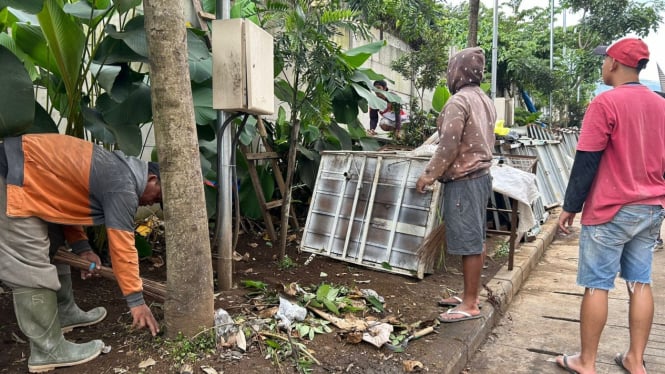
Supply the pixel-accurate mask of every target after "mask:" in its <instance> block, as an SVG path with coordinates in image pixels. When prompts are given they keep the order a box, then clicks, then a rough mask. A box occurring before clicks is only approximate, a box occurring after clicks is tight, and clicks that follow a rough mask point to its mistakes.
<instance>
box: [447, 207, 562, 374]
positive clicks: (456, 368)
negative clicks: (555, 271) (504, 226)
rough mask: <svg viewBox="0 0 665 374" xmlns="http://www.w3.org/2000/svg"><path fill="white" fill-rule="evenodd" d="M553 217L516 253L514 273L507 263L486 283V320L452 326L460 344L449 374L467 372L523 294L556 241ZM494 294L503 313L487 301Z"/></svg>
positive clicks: (483, 292) (453, 333) (455, 347)
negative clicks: (526, 284)
mask: <svg viewBox="0 0 665 374" xmlns="http://www.w3.org/2000/svg"><path fill="white" fill-rule="evenodd" d="M549 218H550V220H549V221H548V222H546V223H545V224H543V225H542V226H541V231H540V233H539V234H538V235H537V236H536V239H535V240H534V241H533V242H530V243H522V244H521V245H520V247H519V248H518V249H517V250H516V251H515V257H514V263H513V270H510V271H509V270H508V265H507V264H506V265H504V266H503V267H502V268H501V269H500V270H499V272H497V273H496V275H495V276H494V277H493V278H492V279H491V280H489V281H488V282H487V283H486V284H485V286H486V287H485V289H484V290H482V291H481V297H482V298H484V299H485V300H484V301H483V305H484V308H483V309H482V311H481V313H482V314H483V316H484V317H485V318H482V319H479V320H476V321H473V322H475V323H472V321H469V322H467V323H465V326H464V327H465V328H464V329H459V330H458V329H457V328H456V327H457V326H460V327H461V324H459V325H458V324H451V325H452V326H451V327H450V328H449V329H450V330H458V331H451V334H450V335H453V336H455V337H456V339H455V340H456V341H455V342H454V344H452V345H453V346H452V347H450V350H451V351H456V352H457V354H453V355H452V356H453V357H451V361H449V362H448V365H446V366H447V367H446V368H445V371H444V373H445V374H459V373H460V372H461V371H462V370H464V367H465V366H466V364H467V362H468V361H469V360H470V359H471V357H473V355H474V353H475V351H476V350H477V349H478V348H479V347H480V345H481V344H483V342H485V340H486V339H487V337H488V336H489V334H490V333H491V332H492V329H493V328H494V326H495V325H496V323H498V321H499V319H500V318H501V314H502V313H504V312H505V311H506V310H508V306H509V305H510V302H511V301H512V300H513V297H514V296H515V295H516V294H517V293H518V292H519V290H520V288H521V287H522V284H523V283H524V281H526V279H527V278H528V277H529V274H531V270H532V269H533V268H534V267H535V266H536V265H537V264H538V261H540V258H541V257H542V256H543V254H544V253H545V250H546V249H547V246H549V245H550V243H552V240H554V236H555V235H556V232H557V224H558V222H556V220H554V219H552V218H553V216H552V215H550V217H549ZM490 292H491V296H492V298H493V299H494V300H495V301H496V303H495V304H496V305H498V306H499V310H497V309H496V308H495V306H494V305H495V304H493V303H490V302H489V301H488V300H487V299H488V298H489V297H490ZM457 337H459V338H457ZM451 343H452V342H451Z"/></svg>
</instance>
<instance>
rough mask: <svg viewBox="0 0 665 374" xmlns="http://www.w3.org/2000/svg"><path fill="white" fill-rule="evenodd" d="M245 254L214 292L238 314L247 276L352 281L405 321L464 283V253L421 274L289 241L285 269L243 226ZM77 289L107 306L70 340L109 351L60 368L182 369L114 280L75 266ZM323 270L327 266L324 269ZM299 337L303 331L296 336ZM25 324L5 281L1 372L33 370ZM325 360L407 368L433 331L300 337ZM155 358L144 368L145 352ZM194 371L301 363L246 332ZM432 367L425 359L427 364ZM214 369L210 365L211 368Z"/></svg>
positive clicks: (353, 368)
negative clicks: (230, 286) (314, 251)
mask: <svg viewBox="0 0 665 374" xmlns="http://www.w3.org/2000/svg"><path fill="white" fill-rule="evenodd" d="M506 240H507V236H501V235H499V236H494V237H490V239H489V242H488V250H489V251H490V255H491V254H492V252H493V250H495V249H497V248H500V247H501V244H502V243H504V242H505V241H506ZM236 251H237V252H239V253H240V254H243V255H244V254H245V253H248V254H249V256H248V257H249V259H247V260H242V261H237V262H235V269H234V275H233V279H234V282H235V283H236V287H235V289H234V290H232V291H228V292H221V293H219V294H218V296H217V298H216V300H215V308H224V309H225V310H227V311H228V312H229V313H230V314H231V316H232V317H234V318H237V317H238V316H239V315H248V316H249V315H254V314H255V313H257V310H256V308H255V307H254V305H252V304H250V303H249V299H248V297H247V295H248V293H249V292H250V290H248V289H246V288H244V287H242V285H241V281H243V280H248V279H249V280H257V281H262V282H265V283H267V284H268V285H269V287H271V288H274V289H275V290H280V291H283V285H286V284H289V283H291V282H297V283H298V284H299V285H302V286H308V285H317V284H320V283H322V282H326V283H331V284H334V285H338V286H346V287H349V288H353V287H358V288H369V289H373V290H375V291H376V292H377V293H378V294H379V295H380V296H383V297H384V298H385V312H384V313H383V314H382V315H379V314H376V317H377V318H383V317H386V316H388V315H392V316H394V317H396V318H397V319H399V320H400V321H401V322H402V323H406V324H410V323H415V322H418V321H426V320H429V321H432V320H433V319H434V318H435V317H436V315H437V313H439V312H441V311H442V308H440V307H437V305H436V300H437V298H439V297H440V296H441V295H442V294H443V293H444V292H446V290H447V289H450V290H456V291H459V290H461V288H462V276H461V267H460V258H459V257H457V256H454V257H449V256H446V260H445V261H446V267H447V271H446V270H444V269H443V268H442V269H439V270H437V271H436V272H435V273H434V274H431V275H428V276H426V277H425V279H423V280H418V279H416V278H410V277H406V276H401V275H393V274H390V273H387V272H380V271H375V270H369V269H366V268H362V267H357V266H352V265H350V264H348V263H345V262H340V261H336V260H332V259H328V258H325V257H322V256H317V257H316V258H314V260H313V261H311V262H310V263H309V264H308V265H304V263H305V261H306V260H307V258H308V257H309V256H310V254H309V253H298V251H297V241H295V242H293V243H291V245H290V246H289V247H288V250H287V255H288V256H289V257H290V258H291V259H292V260H293V262H294V264H295V266H294V267H291V268H288V269H285V268H284V266H280V263H279V262H278V261H277V260H276V255H277V254H278V249H277V248H276V247H272V246H270V245H269V243H266V241H265V240H264V239H263V238H262V237H261V236H260V235H252V234H242V235H240V238H239V243H238V246H237V249H236ZM494 257H495V258H494V259H492V258H490V259H489V260H488V261H487V265H488V266H487V268H486V269H485V270H483V277H484V278H483V280H484V281H485V280H489V279H490V278H491V277H492V276H493V275H494V274H495V273H496V272H497V271H498V269H499V268H500V267H501V266H502V265H503V263H504V262H505V261H506V260H507V259H506V257H505V256H503V257H499V256H494ZM141 271H142V274H141V275H142V276H143V277H144V278H147V279H152V280H157V281H164V280H165V266H162V267H155V266H153V265H152V263H151V262H150V261H142V263H141ZM72 272H73V279H74V293H75V297H76V300H77V303H78V304H79V306H81V307H82V308H83V309H85V310H88V309H90V308H93V307H95V306H104V307H105V308H106V309H107V310H108V316H107V317H106V319H105V320H104V321H103V322H101V323H99V324H98V325H95V326H91V327H88V328H83V329H77V330H74V331H73V332H70V333H68V334H67V335H66V338H67V339H68V340H71V341H74V342H86V341H89V340H91V339H102V340H103V341H104V342H105V344H106V345H108V346H110V347H111V351H110V352H109V353H107V354H102V355H101V356H100V357H98V358H96V359H94V360H93V361H91V362H89V363H86V364H82V365H79V366H75V367H70V368H61V369H58V370H57V371H56V373H61V374H83V373H113V374H118V373H180V372H181V369H182V365H181V364H180V363H179V362H178V359H177V357H174V356H175V355H174V353H173V349H172V348H169V347H172V345H170V344H169V342H168V341H166V340H165V338H164V337H159V336H158V337H157V338H153V337H151V336H150V335H149V333H147V332H146V331H145V330H141V331H132V330H131V328H130V325H131V315H130V314H129V312H128V309H127V307H126V304H125V302H124V300H123V299H122V295H121V294H120V291H119V289H118V287H117V285H116V284H115V282H114V281H111V280H105V279H96V280H94V281H91V280H86V281H82V280H81V279H80V277H79V276H78V275H79V273H78V271H77V270H72ZM321 273H326V274H327V276H326V277H322V274H321ZM147 300H148V302H149V303H150V305H151V308H152V310H153V313H155V315H156V317H157V318H158V320H161V319H162V316H163V312H162V309H161V305H160V304H159V303H157V302H155V301H154V300H150V299H149V298H148V299H147ZM294 339H298V338H295V337H294ZM26 340H27V339H26V338H25V337H24V336H23V334H22V333H21V332H20V330H19V328H18V326H17V324H16V319H15V317H14V312H13V306H12V297H11V292H10V291H9V290H8V289H7V287H5V286H2V289H0V373H27V358H28V356H29V344H28V343H27V342H26ZM299 341H300V342H302V343H304V344H305V346H306V347H307V348H308V349H309V350H310V351H311V352H312V354H313V356H314V357H315V358H316V359H317V360H319V361H320V365H313V366H311V372H312V373H402V372H403V368H402V365H403V361H405V360H418V358H419V357H422V356H425V355H426V354H427V352H428V351H429V350H430V346H429V345H428V343H427V339H426V338H425V339H420V340H415V341H412V342H410V344H409V345H408V347H407V349H406V350H405V351H404V352H402V353H395V352H392V351H390V350H389V349H387V348H386V347H382V348H375V347H374V346H372V345H370V344H368V343H365V342H361V343H358V344H351V343H348V342H347V341H346V339H343V338H342V336H341V335H340V334H339V330H337V329H335V328H333V331H332V332H331V333H327V334H321V335H318V334H317V335H316V337H315V338H314V340H311V341H310V340H306V339H305V340H299ZM149 359H152V360H154V362H155V363H154V364H153V365H150V366H148V367H146V368H139V365H140V364H141V363H145V362H146V360H149ZM190 364H191V366H192V367H193V371H192V373H204V372H205V371H204V369H203V368H202V367H210V368H212V369H214V370H215V371H216V372H217V373H294V372H297V369H296V367H295V365H294V363H293V360H288V359H284V360H282V361H279V362H278V363H275V362H273V361H271V360H270V359H268V358H267V353H266V345H265V344H259V343H258V342H257V341H256V340H252V339H248V348H247V351H246V352H245V353H241V352H239V351H238V350H237V349H236V350H234V349H228V348H227V349H218V350H216V351H209V352H208V353H203V354H201V355H199V356H198V357H196V359H194V360H191V361H190ZM425 370H427V367H425ZM212 372H213V371H208V373H212Z"/></svg>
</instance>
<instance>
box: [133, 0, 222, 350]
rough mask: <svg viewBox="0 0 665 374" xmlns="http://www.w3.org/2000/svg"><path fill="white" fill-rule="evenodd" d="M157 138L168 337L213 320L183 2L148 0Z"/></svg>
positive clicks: (147, 26) (192, 331)
mask: <svg viewBox="0 0 665 374" xmlns="http://www.w3.org/2000/svg"><path fill="white" fill-rule="evenodd" d="M143 6H144V10H145V29H146V33H147V35H148V47H149V52H150V83H151V86H152V113H153V122H154V125H155V140H156V143H157V149H158V154H159V161H160V173H161V176H162V182H161V183H162V197H163V200H164V202H165V204H164V208H165V210H164V217H165V232H166V235H165V240H166V260H167V261H166V262H167V268H166V272H167V283H166V289H167V296H166V301H165V303H164V319H165V323H166V326H165V327H166V331H167V336H169V337H175V336H176V335H177V334H178V333H179V332H181V333H182V334H184V335H185V336H188V337H191V336H193V335H195V334H196V333H197V332H199V331H201V329H202V328H209V327H212V325H213V319H214V295H213V276H212V260H211V257H212V256H211V252H210V239H209V233H208V217H207V214H206V206H205V196H204V192H203V182H202V181H203V178H202V173H201V164H200V161H199V150H198V139H197V136H196V121H195V119H194V106H193V100H192V90H191V83H190V78H189V66H188V62H187V34H186V33H187V30H186V28H185V16H184V12H183V8H182V1H180V0H145V1H144V2H143Z"/></svg>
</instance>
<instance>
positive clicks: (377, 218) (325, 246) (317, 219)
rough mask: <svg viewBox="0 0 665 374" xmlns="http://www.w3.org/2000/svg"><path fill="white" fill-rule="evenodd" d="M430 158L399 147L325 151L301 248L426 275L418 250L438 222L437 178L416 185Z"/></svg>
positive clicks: (438, 195)
mask: <svg viewBox="0 0 665 374" xmlns="http://www.w3.org/2000/svg"><path fill="white" fill-rule="evenodd" d="M428 161H429V157H412V156H409V155H408V154H407V153H403V152H395V153H386V152H324V153H323V154H322V156H321V164H320V166H319V173H318V177H317V183H316V186H315V188H314V193H313V195H312V201H311V203H310V209H309V213H308V215H307V222H306V224H305V229H304V232H303V237H302V242H301V250H302V251H305V252H311V253H318V254H325V255H326V256H328V257H331V258H335V259H338V260H341V261H346V262H350V263H354V264H358V265H362V266H367V267H370V268H374V269H377V270H383V271H389V272H392V273H397V274H405V275H410V276H416V277H418V278H421V279H422V278H423V277H424V274H425V272H429V271H430V270H431V269H425V266H424V265H423V264H421V263H420V262H419V260H418V257H417V255H416V251H417V249H418V247H419V246H420V244H421V242H422V240H423V238H424V237H425V236H426V235H427V234H428V233H429V232H431V231H432V229H433V228H434V227H436V226H437V224H438V222H439V219H438V217H437V208H438V202H439V201H440V189H439V186H440V184H439V183H435V184H434V185H433V189H432V190H431V191H428V192H427V193H425V194H421V193H418V192H416V190H415V184H416V181H417V179H418V177H419V176H420V174H421V173H422V171H423V170H424V168H425V166H426V165H427V162H428Z"/></svg>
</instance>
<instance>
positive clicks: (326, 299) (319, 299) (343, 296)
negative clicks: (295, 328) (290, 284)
mask: <svg viewBox="0 0 665 374" xmlns="http://www.w3.org/2000/svg"><path fill="white" fill-rule="evenodd" d="M348 293H349V290H348V289H347V288H345V287H334V286H332V285H330V284H327V283H322V284H321V285H319V286H318V288H317V289H316V293H308V294H305V295H304V297H303V301H304V303H305V304H307V305H311V306H313V307H315V308H325V309H326V310H328V311H330V312H332V313H334V314H340V312H357V311H359V310H362V309H363V308H358V307H355V306H354V305H353V303H352V301H351V299H349V298H348V296H347V295H348Z"/></svg>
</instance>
